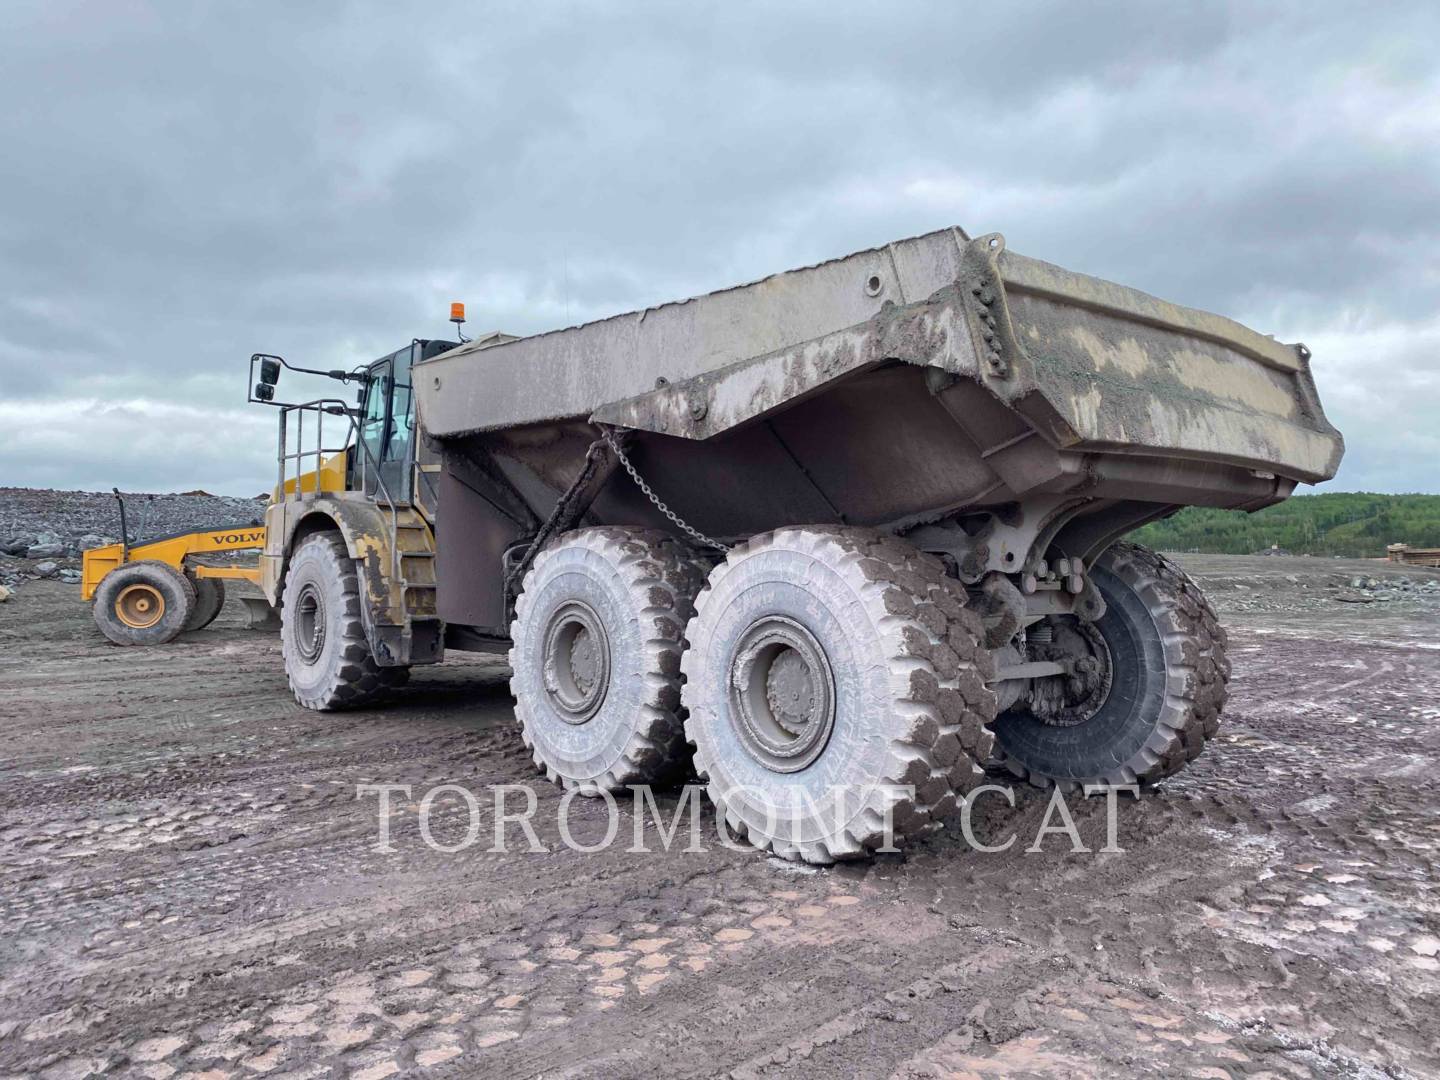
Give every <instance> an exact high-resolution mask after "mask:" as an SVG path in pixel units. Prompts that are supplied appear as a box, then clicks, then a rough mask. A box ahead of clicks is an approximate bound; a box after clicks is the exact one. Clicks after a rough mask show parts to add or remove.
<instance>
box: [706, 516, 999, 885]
mask: <svg viewBox="0 0 1440 1080" xmlns="http://www.w3.org/2000/svg"><path fill="white" fill-rule="evenodd" d="M966 599H967V598H966V594H965V591H964V589H963V587H962V586H961V585H960V583H959V582H958V581H955V580H954V579H952V578H950V577H948V576H947V575H946V573H945V568H944V566H943V564H942V563H941V562H940V560H939V559H937V558H935V557H934V556H931V555H927V554H923V553H922V552H920V551H918V550H917V549H916V548H914V547H912V546H911V545H910V544H907V543H905V542H904V541H902V540H898V539H896V538H895V537H892V536H889V535H886V534H882V533H878V532H874V531H871V530H867V529H852V528H838V527H826V526H818V527H808V528H785V529H779V530H776V531H775V532H772V533H763V534H761V535H759V536H755V537H753V538H751V539H750V540H749V541H748V542H746V543H744V544H741V545H740V546H738V547H736V548H734V549H733V550H732V551H731V552H730V553H729V555H728V557H727V558H726V559H725V561H724V562H723V563H721V564H720V565H718V566H717V567H716V568H715V569H714V571H713V572H712V573H711V574H710V579H709V582H708V583H707V584H706V587H705V589H704V591H702V592H701V594H700V595H699V596H698V597H697V598H696V601H695V617H694V618H693V619H692V620H691V621H690V626H689V628H688V629H687V631H686V637H687V639H688V643H689V644H688V648H687V650H686V652H685V656H684V659H683V661H682V664H681V666H682V669H683V670H684V673H685V678H686V683H685V691H684V703H685V705H686V707H687V709H688V710H689V714H690V715H689V719H688V721H687V722H686V730H687V733H688V734H689V737H690V740H691V742H692V743H693V745H694V747H695V766H696V770H697V771H698V773H699V774H700V777H701V779H702V780H704V781H706V782H707V790H708V793H709V795H710V798H711V800H712V801H713V802H714V803H715V806H716V808H717V812H718V813H719V814H721V815H722V816H723V819H724V821H725V824H726V827H727V829H728V831H729V832H731V833H732V834H738V835H739V836H740V837H742V838H745V839H748V840H749V842H750V843H751V844H753V845H755V846H756V847H758V848H761V849H763V850H769V851H771V852H773V853H774V854H776V855H778V856H780V857H782V858H786V859H791V860H803V861H805V862H808V863H822V864H823V863H831V862H834V861H836V860H838V859H850V858H859V857H863V856H865V855H866V854H868V853H870V852H872V851H873V850H875V849H876V848H878V847H881V846H883V844H884V841H885V839H886V820H885V819H886V817H887V815H888V816H889V818H890V822H891V828H892V836H893V839H894V840H895V842H896V844H897V845H898V844H899V843H900V842H901V841H902V840H903V839H904V838H906V837H913V836H916V835H918V834H920V833H923V832H926V831H928V830H930V829H931V828H933V827H935V826H936V825H937V824H938V823H939V821H940V820H941V819H942V818H944V817H945V816H946V815H947V814H948V813H949V812H950V811H951V810H953V809H954V808H955V805H956V800H957V795H963V794H965V793H968V792H969V791H971V790H973V789H974V788H975V787H976V786H977V785H978V784H980V783H982V782H983V779H984V773H983V771H982V769H981V767H980V763H981V762H983V761H985V760H986V759H987V758H988V757H989V756H990V753H991V749H992V744H993V738H992V735H991V732H990V723H991V721H992V720H993V719H994V715H995V697H994V694H993V692H992V691H991V690H990V689H989V688H988V686H987V685H986V684H987V682H988V681H989V680H990V679H992V678H993V674H994V668H993V662H992V660H991V658H990V654H989V652H988V651H987V650H986V649H985V648H984V645H983V637H984V627H983V626H982V625H981V622H980V619H979V617H978V616H977V615H976V614H975V613H974V612H972V611H969V610H967V609H966V607H965V604H966Z"/></svg>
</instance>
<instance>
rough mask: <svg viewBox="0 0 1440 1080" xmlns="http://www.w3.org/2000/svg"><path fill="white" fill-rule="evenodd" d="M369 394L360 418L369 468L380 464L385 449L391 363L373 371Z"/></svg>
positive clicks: (377, 367)
mask: <svg viewBox="0 0 1440 1080" xmlns="http://www.w3.org/2000/svg"><path fill="white" fill-rule="evenodd" d="M370 373H371V379H370V383H369V388H368V392H367V393H366V395H365V413H364V415H363V416H362V417H361V418H360V442H361V443H362V444H364V448H365V450H366V451H368V457H369V461H368V462H367V463H366V467H367V468H374V467H375V466H376V465H378V464H379V463H380V460H381V457H382V452H383V451H384V449H385V413H386V406H387V405H389V403H390V391H391V383H392V382H393V379H392V378H391V367H390V361H388V360H387V361H385V362H384V363H383V364H377V365H375V367H373V368H372V369H371V372H370Z"/></svg>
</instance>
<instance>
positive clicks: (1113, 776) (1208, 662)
mask: <svg viewBox="0 0 1440 1080" xmlns="http://www.w3.org/2000/svg"><path fill="white" fill-rule="evenodd" d="M1092 578H1093V580H1094V582H1095V585H1096V587H1097V588H1099V590H1100V592H1101V594H1102V595H1103V596H1104V597H1105V602H1106V606H1107V611H1106V613H1105V615H1104V616H1103V617H1102V618H1101V619H1100V620H1099V621H1098V622H1097V623H1095V624H1094V625H1095V628H1096V629H1097V630H1098V631H1099V632H1100V634H1101V636H1102V637H1103V638H1104V639H1105V643H1106V645H1107V647H1108V648H1109V651H1110V654H1111V657H1112V671H1111V678H1112V686H1111V690H1110V694H1109V697H1108V699H1107V700H1106V702H1105V704H1104V705H1102V706H1101V708H1100V709H1099V711H1098V712H1096V713H1095V715H1094V716H1092V717H1090V718H1089V719H1087V720H1085V721H1084V722H1083V723H1080V724H1076V725H1074V726H1070V727H1056V726H1050V725H1047V724H1044V723H1042V722H1041V721H1039V720H1037V719H1035V718H1034V717H1033V716H1031V715H1029V714H1028V713H1025V712H1024V711H1023V710H1021V711H1014V712H1007V713H1005V714H1003V715H1002V716H1001V717H1000V718H999V719H998V720H997V721H996V724H995V731H996V747H997V751H998V759H999V761H1000V763H1002V764H1003V766H1004V767H1005V768H1007V769H1008V770H1009V771H1010V772H1011V773H1013V774H1014V775H1015V776H1018V777H1021V778H1022V779H1026V780H1029V781H1031V782H1032V783H1035V784H1037V785H1039V786H1041V787H1049V786H1050V785H1052V784H1058V785H1060V786H1061V787H1063V788H1065V789H1067V790H1069V789H1073V788H1076V787H1080V786H1083V785H1085V784H1147V783H1152V782H1154V781H1156V780H1159V779H1161V778H1163V777H1166V776H1170V775H1172V774H1173V773H1175V772H1178V771H1179V770H1180V769H1181V768H1182V767H1184V765H1185V764H1186V763H1187V762H1189V761H1192V760H1194V758H1196V757H1197V756H1198V755H1199V754H1200V751H1201V750H1203V749H1204V748H1205V743H1206V741H1207V740H1209V739H1210V737H1211V736H1213V735H1214V734H1215V732H1216V731H1217V730H1218V729H1219V726H1220V710H1221V709H1223V708H1224V706H1225V698H1226V694H1227V683H1228V682H1229V679H1230V662H1229V660H1228V659H1227V658H1226V656H1225V646H1226V638H1225V630H1224V628H1223V627H1221V625H1220V622H1219V620H1218V619H1217V618H1216V616H1215V611H1214V609H1213V608H1211V606H1210V603H1209V601H1207V600H1206V599H1205V595H1204V593H1202V592H1201V591H1200V587H1199V586H1198V585H1196V584H1195V582H1194V581H1192V580H1191V579H1190V577H1189V576H1188V575H1187V574H1186V573H1185V572H1184V571H1183V570H1181V569H1180V568H1179V567H1178V566H1176V565H1175V564H1174V563H1173V562H1171V561H1170V560H1169V559H1166V558H1165V557H1164V556H1162V555H1159V554H1157V553H1156V552H1154V551H1151V550H1150V549H1149V548H1146V547H1142V546H1141V545H1139V544H1132V543H1129V542H1123V541H1122V542H1120V543H1117V544H1115V545H1113V546H1112V547H1111V548H1110V549H1109V550H1107V551H1106V552H1105V553H1104V554H1103V555H1102V556H1101V557H1100V558H1099V559H1097V560H1096V563H1095V566H1094V567H1093V568H1092Z"/></svg>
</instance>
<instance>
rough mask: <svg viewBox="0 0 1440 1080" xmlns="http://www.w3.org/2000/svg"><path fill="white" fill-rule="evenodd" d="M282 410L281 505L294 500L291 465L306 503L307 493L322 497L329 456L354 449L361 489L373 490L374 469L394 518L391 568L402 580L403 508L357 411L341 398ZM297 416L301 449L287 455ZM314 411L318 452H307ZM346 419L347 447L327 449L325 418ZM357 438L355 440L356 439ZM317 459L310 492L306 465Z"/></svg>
mask: <svg viewBox="0 0 1440 1080" xmlns="http://www.w3.org/2000/svg"><path fill="white" fill-rule="evenodd" d="M279 409H280V447H279V454H278V455H277V457H278V465H279V470H280V486H279V488H278V489H277V491H278V494H279V499H280V501H281V502H289V501H290V497H291V496H290V493H289V492H287V491H286V490H285V485H286V483H287V482H288V480H289V475H288V473H289V470H288V468H287V466H286V463H287V462H290V461H294V462H295V491H294V496H295V499H296V501H304V499H305V497H306V495H307V494H312V495H318V494H319V493H320V474H321V469H322V468H323V466H324V464H325V455H326V454H343V453H345V452H346V451H348V450H349V449H350V448H351V447H352V446H354V447H356V448H358V449H359V451H360V458H359V460H360V483H359V489H360V490H361V491H362V492H363V491H366V490H367V489H368V488H369V480H370V476H371V472H372V469H373V474H374V477H375V486H376V491H377V495H378V496H379V497H377V498H376V502H377V503H381V502H383V504H384V505H385V507H386V510H387V512H388V514H389V519H390V537H389V540H390V563H391V566H390V569H391V576H392V579H393V580H395V581H399V580H400V511H399V505H398V504H397V503H396V502H395V499H394V497H393V496H392V495H391V494H390V488H389V487H388V486H387V485H386V483H385V474H384V473H382V472H381V471H380V463H379V461H377V460H376V458H375V455H374V453H373V452H372V451H371V449H370V447H369V446H368V445H367V444H366V442H365V440H364V439H362V438H361V437H360V427H359V424H357V423H356V419H355V412H354V410H353V409H351V408H350V406H349V405H348V404H346V403H345V402H344V401H341V400H340V399H338V398H316V399H315V400H313V401H306V402H302V403H299V404H294V405H281V406H279ZM292 412H293V413H295V414H296V417H295V421H296V422H295V442H296V444H297V445H298V446H299V447H300V449H297V450H296V451H295V452H294V453H293V454H292V453H287V452H286V451H287V442H288V437H289V417H290V414H291V413H292ZM307 412H314V413H315V415H316V422H315V449H313V450H307V449H305V448H304V446H305V413H307ZM327 415H330V416H344V417H345V419H346V424H347V426H346V430H345V439H344V445H342V446H338V447H327V446H326V445H325V417H326V416H327ZM352 436H353V439H352ZM310 457H313V458H314V459H315V490H314V492H310V493H307V492H305V491H304V490H303V489H304V484H303V481H302V477H303V476H304V475H305V469H304V466H303V464H302V462H303V461H304V460H305V459H306V458H310Z"/></svg>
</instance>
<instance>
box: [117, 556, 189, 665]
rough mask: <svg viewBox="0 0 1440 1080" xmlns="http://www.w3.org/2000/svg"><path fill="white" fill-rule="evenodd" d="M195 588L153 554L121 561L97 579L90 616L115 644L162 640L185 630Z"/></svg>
mask: <svg viewBox="0 0 1440 1080" xmlns="http://www.w3.org/2000/svg"><path fill="white" fill-rule="evenodd" d="M194 610H195V588H194V586H193V585H191V584H190V580H189V579H188V578H187V577H186V576H185V575H184V574H182V573H181V572H180V571H179V570H176V569H175V568H174V567H172V566H169V565H168V564H166V563H163V562H158V561H156V560H153V559H142V560H140V561H139V562H133V563H126V564H124V565H123V566H119V567H116V568H115V569H114V570H112V571H110V573H108V574H106V575H105V577H104V578H102V579H101V581H100V585H99V587H98V588H97V589H96V590H95V607H94V612H93V614H94V617H95V625H96V626H98V627H99V628H100V632H101V633H102V634H104V635H105V636H106V637H107V638H109V639H110V640H111V641H113V642H114V643H115V644H117V645H163V644H164V643H165V642H167V641H171V640H173V639H174V638H175V636H176V635H177V634H179V633H180V632H181V631H182V630H184V629H185V624H186V622H187V621H188V620H189V619H190V617H191V616H192V614H193V612H194Z"/></svg>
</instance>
